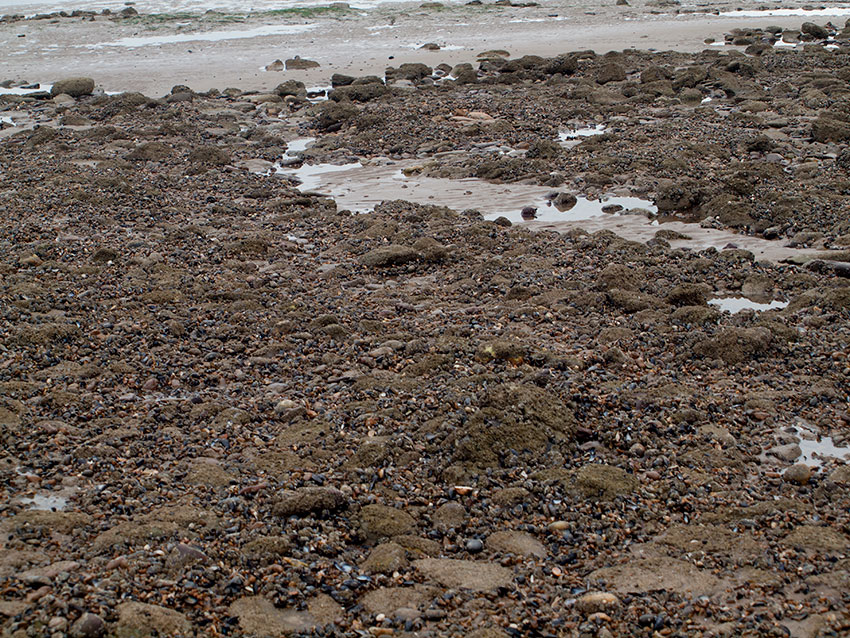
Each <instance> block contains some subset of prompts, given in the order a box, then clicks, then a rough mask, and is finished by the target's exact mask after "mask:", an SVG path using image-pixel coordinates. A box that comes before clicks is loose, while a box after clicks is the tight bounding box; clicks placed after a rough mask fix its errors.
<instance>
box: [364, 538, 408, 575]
mask: <svg viewBox="0 0 850 638" xmlns="http://www.w3.org/2000/svg"><path fill="white" fill-rule="evenodd" d="M407 566H408V562H407V556H406V553H405V551H404V548H403V547H402V546H401V545H399V544H397V543H382V544H380V545H378V546H377V547H375V549H373V550H372V553H371V554H369V558H367V559H366V560H365V561H364V562H363V564H362V565H361V568H362V569H363V571H364V572H367V573H370V574H392V573H393V572H397V571H400V570H402V569H404V568H405V567H407Z"/></svg>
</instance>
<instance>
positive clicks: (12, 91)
mask: <svg viewBox="0 0 850 638" xmlns="http://www.w3.org/2000/svg"><path fill="white" fill-rule="evenodd" d="M52 88H53V85H52V84H39V85H38V88H37V89H22V88H20V87H12V88H8V89H3V88H0V95H30V94H32V93H44V92H45V91H47V92H49V91H50V89H52Z"/></svg>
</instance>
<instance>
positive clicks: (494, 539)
mask: <svg viewBox="0 0 850 638" xmlns="http://www.w3.org/2000/svg"><path fill="white" fill-rule="evenodd" d="M487 547H488V548H489V549H491V550H493V551H496V552H501V553H503V554H516V555H518V556H534V557H536V558H546V554H547V552H546V547H545V546H544V545H543V543H541V542H540V541H539V540H537V539H536V538H534V536H532V535H531V534H526V533H525V532H516V531H506V532H495V533H493V534H490V536H488V537H487Z"/></svg>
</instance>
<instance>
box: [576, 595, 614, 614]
mask: <svg viewBox="0 0 850 638" xmlns="http://www.w3.org/2000/svg"><path fill="white" fill-rule="evenodd" d="M619 606H620V599H619V598H617V597H616V596H615V595H614V594H612V593H609V592H605V591H594V592H590V593H587V594H585V595H584V596H582V597H581V598H579V599H578V600H577V601H576V609H578V610H579V611H580V612H582V613H583V614H595V613H599V612H605V611H611V610H612V609H616V608H617V607H619Z"/></svg>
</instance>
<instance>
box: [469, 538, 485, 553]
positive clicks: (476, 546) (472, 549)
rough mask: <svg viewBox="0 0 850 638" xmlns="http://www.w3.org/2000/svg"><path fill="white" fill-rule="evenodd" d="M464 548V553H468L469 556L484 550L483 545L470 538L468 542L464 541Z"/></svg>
mask: <svg viewBox="0 0 850 638" xmlns="http://www.w3.org/2000/svg"><path fill="white" fill-rule="evenodd" d="M465 547H466V551H468V552H469V553H470V554H477V553H479V552H480V551H481V550H483V549H484V543H482V542H481V541H480V540H478V539H477V538H470V539H469V540H468V541H466V546H465Z"/></svg>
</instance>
